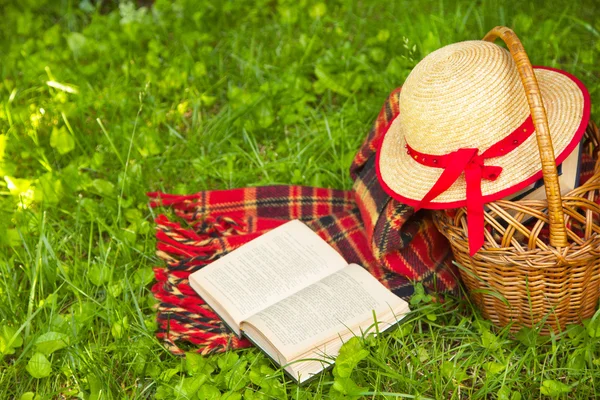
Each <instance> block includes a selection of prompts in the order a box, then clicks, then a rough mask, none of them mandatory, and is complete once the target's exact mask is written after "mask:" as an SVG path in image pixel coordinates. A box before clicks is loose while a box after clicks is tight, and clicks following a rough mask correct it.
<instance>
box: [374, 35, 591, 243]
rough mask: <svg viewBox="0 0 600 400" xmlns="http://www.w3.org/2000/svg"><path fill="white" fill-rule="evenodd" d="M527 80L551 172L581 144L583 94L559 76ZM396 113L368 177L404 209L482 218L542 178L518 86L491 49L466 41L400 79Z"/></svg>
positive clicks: (585, 112) (585, 113)
mask: <svg viewBox="0 0 600 400" xmlns="http://www.w3.org/2000/svg"><path fill="white" fill-rule="evenodd" d="M534 72H535V75H536V78H537V80H538V83H539V86H540V90H541V93H542V98H543V101H544V106H545V108H546V113H547V116H548V123H549V128H550V133H551V137H552V143H553V146H554V153H555V156H556V161H557V164H560V163H561V162H562V161H563V160H564V159H565V158H566V157H567V156H568V155H569V154H570V153H571V152H572V151H573V149H574V148H575V147H576V146H577V144H578V143H579V142H580V141H581V138H582V137H583V133H584V131H585V128H586V125H587V122H588V119H589V113H590V99H589V94H588V92H587V90H586V89H585V87H584V86H583V84H582V83H581V82H580V81H579V80H578V79H577V78H575V77H574V76H572V75H570V74H568V73H566V72H564V71H560V70H556V69H551V68H546V67H534ZM399 107H400V113H399V115H398V116H397V117H396V118H395V119H394V120H393V121H392V123H391V124H390V126H389V127H388V129H387V132H385V134H384V137H383V139H382V140H381V142H380V147H379V149H378V152H377V175H378V177H379V181H380V183H381V184H382V186H383V188H384V190H385V191H386V192H387V193H388V194H390V195H391V196H392V197H394V198H396V199H398V200H400V201H401V202H403V203H406V204H408V205H411V206H413V207H415V208H429V209H443V208H455V207H462V206H467V212H468V213H469V212H470V211H472V210H474V209H475V208H481V209H482V210H481V212H483V203H485V202H491V201H494V200H498V199H501V198H503V197H506V196H508V195H510V194H512V193H515V192H517V191H518V190H520V189H523V188H524V187H526V186H527V185H529V184H531V183H533V182H535V181H536V180H538V179H539V178H541V176H542V173H541V163H540V156H539V150H538V146H537V141H536V136H535V128H534V126H533V123H532V122H531V116H530V111H529V106H528V103H527V98H526V95H525V91H524V88H523V84H522V83H521V80H520V78H519V75H518V72H517V69H516V66H515V62H514V61H513V59H512V57H511V55H510V53H509V52H508V51H507V50H505V49H504V48H502V47H500V46H498V45H496V44H493V43H490V42H485V41H479V40H474V41H466V42H460V43H455V44H451V45H449V46H446V47H443V48H441V49H439V50H437V51H434V52H433V53H431V54H429V55H428V56H427V57H425V58H424V59H423V60H422V61H421V62H419V64H417V66H416V67H415V68H414V69H413V70H412V72H411V73H410V75H409V76H408V78H407V79H406V82H405V84H404V86H403V87H402V90H401V93H400V100H399ZM467 193H469V194H467ZM469 198H475V203H477V204H476V205H475V206H474V202H473V201H471V200H469ZM469 203H470V205H471V207H469ZM477 212H478V211H477ZM482 233H483V231H482Z"/></svg>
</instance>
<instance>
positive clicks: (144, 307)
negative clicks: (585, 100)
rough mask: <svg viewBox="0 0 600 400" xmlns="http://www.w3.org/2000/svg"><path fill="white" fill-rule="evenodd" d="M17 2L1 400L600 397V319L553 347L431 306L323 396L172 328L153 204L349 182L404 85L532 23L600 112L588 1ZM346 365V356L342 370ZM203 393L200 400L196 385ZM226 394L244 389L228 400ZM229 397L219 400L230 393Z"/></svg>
mask: <svg viewBox="0 0 600 400" xmlns="http://www.w3.org/2000/svg"><path fill="white" fill-rule="evenodd" d="M94 4H95V3H94V2H91V1H88V0H83V1H78V0H56V1H50V0H47V1H40V0H20V1H13V2H7V0H0V176H2V177H4V178H3V179H2V180H0V194H1V196H0V398H2V399H5V398H7V399H11V398H17V399H19V398H23V399H31V398H33V396H34V394H35V395H38V396H39V398H41V399H54V398H82V399H109V398H127V399H138V398H164V399H169V398H177V397H179V398H186V397H190V398H219V396H221V393H223V398H229V399H239V398H241V397H243V398H246V399H254V398H257V399H260V398H285V397H288V398H300V399H311V398H315V399H316V398H323V397H326V398H327V397H329V398H358V397H364V398H499V399H518V398H540V397H545V396H546V395H552V396H555V397H561V396H562V397H570V398H573V397H578V398H589V397H592V396H593V395H594V394H595V393H596V392H598V391H599V390H600V370H599V364H600V345H599V340H598V337H599V336H600V328H599V323H600V318H599V319H598V321H599V322H596V320H592V321H591V322H589V323H588V325H587V326H586V327H585V328H582V327H572V328H571V329H570V330H569V331H568V332H566V333H564V334H562V336H554V337H551V338H549V339H548V340H547V341H545V342H544V340H541V339H539V338H538V337H537V336H536V335H535V334H534V332H523V333H522V334H521V335H520V336H519V337H518V338H514V337H510V336H509V335H508V334H507V332H506V331H504V330H495V329H493V328H492V327H490V326H489V325H488V324H487V323H486V322H485V321H484V320H483V319H482V318H481V317H480V316H479V314H478V313H477V311H476V310H474V308H473V307H472V305H471V304H470V303H469V302H468V300H466V299H462V300H449V301H448V302H447V303H445V304H443V305H440V304H433V303H431V302H430V301H427V299H426V298H425V299H423V301H421V302H420V303H419V304H415V305H414V307H415V309H416V310H417V311H415V312H414V313H413V314H411V316H410V317H409V318H408V320H407V322H406V323H404V324H403V325H402V326H401V327H400V328H399V329H397V330H395V331H394V332H390V333H386V334H383V335H380V336H379V337H377V338H374V337H368V338H366V339H365V340H362V341H356V342H353V343H351V345H349V346H348V347H347V352H346V354H345V355H344V356H342V357H341V359H340V365H343V367H340V368H338V369H336V370H335V371H334V372H328V373H326V374H323V375H322V376H320V377H319V380H317V381H315V382H313V383H311V384H310V385H307V386H304V387H297V386H295V385H293V384H292V383H291V382H289V381H287V380H286V379H285V378H284V377H283V375H282V374H281V372H280V371H276V370H275V367H274V366H273V365H271V364H270V363H269V361H268V360H267V359H266V358H265V357H264V356H262V355H261V354H260V353H259V352H257V351H256V350H247V351H241V352H237V353H229V354H227V355H220V356H214V357H210V358H201V357H190V358H188V360H187V362H186V361H184V360H182V359H179V358H176V357H174V356H172V355H170V354H169V353H168V352H167V351H166V350H164V349H163V347H162V346H161V344H160V343H159V342H158V341H157V340H156V339H155V337H154V330H155V321H154V318H155V314H154V311H153V305H154V299H153V296H152V294H151V292H150V285H151V283H152V279H153V276H152V267H153V266H155V265H159V264H160V262H159V260H158V259H157V258H156V257H155V256H154V246H155V241H154V236H153V234H154V230H153V222H152V221H153V217H154V214H153V211H152V210H150V209H149V207H148V201H147V198H146V196H145V192H147V191H151V190H163V191H167V192H175V193H192V192H195V191H199V190H203V189H217V188H218V189H224V188H231V187H239V186H248V185H264V184H274V183H281V184H285V183H294V184H307V185H316V186H325V187H335V188H350V186H351V183H352V182H351V180H350V177H349V175H348V167H349V165H350V162H351V159H352V157H353V155H354V153H355V151H356V150H357V148H358V147H359V145H360V143H361V141H362V140H363V138H364V135H365V134H366V133H367V131H368V129H369V126H370V124H371V122H372V121H373V119H374V118H375V116H376V114H377V112H378V111H379V107H380V106H381V104H382V102H383V101H384V99H385V98H386V96H387V94H388V93H389V92H390V91H391V90H392V89H393V88H395V87H397V86H399V85H401V84H402V82H403V80H404V79H405V78H406V76H407V75H408V73H409V72H410V70H411V68H412V67H414V65H415V64H416V63H417V62H418V60H420V59H421V58H422V57H424V56H425V55H426V54H428V53H429V52H431V51H433V50H435V49H437V48H439V47H441V46H443V45H446V44H449V43H453V42H456V41H460V40H468V39H479V38H481V37H483V35H484V34H485V33H486V32H487V31H488V30H489V29H491V28H492V27H494V26H496V25H507V26H510V27H512V28H513V29H514V30H515V31H516V32H517V34H519V35H520V37H521V38H522V40H523V43H524V46H525V48H526V49H527V50H528V52H529V54H530V58H531V59H532V61H533V63H534V64H539V65H547V66H553V67H559V68H562V69H565V70H567V71H569V72H571V73H574V74H575V75H577V76H578V77H579V78H580V79H581V80H582V81H583V82H584V83H585V84H586V85H587V87H588V88H589V90H590V92H591V95H592V101H593V103H594V107H593V115H594V116H596V117H597V116H598V115H599V111H600V110H599V109H598V104H600V103H599V102H598V101H599V100H600V91H599V88H600V66H599V65H598V62H599V61H600V60H599V58H600V53H599V51H600V32H599V31H600V22H598V20H597V18H598V16H599V11H600V5H598V4H597V3H596V2H594V1H593V0H589V1H566V0H562V1H556V2H554V1H553V2H550V1H548V2H539V3H537V2H528V1H515V2H511V3H508V2H500V1H494V0H492V1H485V2H471V1H468V0H438V1H429V0H427V1H419V2H417V1H414V2H409V1H386V2H382V1H376V0H363V1H350V0H348V1H346V0H345V1H341V0H338V1H333V0H332V1H327V2H326V5H325V4H324V3H320V2H318V1H308V0H296V1H283V0H282V1H275V0H254V1H235V2H234V1H208V0H205V1H196V2H194V1H185V0H178V1H174V2H171V1H170V0H160V1H156V3H155V5H154V7H153V8H149V9H138V8H136V7H134V6H132V5H131V4H125V3H122V4H120V5H119V4H117V3H115V2H109V1H106V2H104V4H102V5H101V6H96V5H94ZM342 361H343V362H342ZM196 390H198V392H197V393H196V392H195V391H196ZM225 393H226V395H225ZM211 396H213V397H211Z"/></svg>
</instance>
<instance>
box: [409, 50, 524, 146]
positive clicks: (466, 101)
mask: <svg viewBox="0 0 600 400" xmlns="http://www.w3.org/2000/svg"><path fill="white" fill-rule="evenodd" d="M528 115H529V108H528V105H527V98H526V96H525V91H524V89H523V85H522V83H521V81H520V78H519V75H518V72H517V68H516V65H515V63H514V61H513V59H512V57H511V55H510V53H509V52H508V51H507V50H505V49H503V48H501V47H499V46H498V45H496V44H493V43H489V42H484V41H479V40H474V41H467V42H459V43H455V44H451V45H449V46H445V47H442V48H441V49H438V50H436V51H434V52H432V53H430V54H429V55H428V56H426V57H425V58H424V59H423V60H422V61H421V62H419V63H418V64H417V66H416V67H415V68H414V69H413V70H412V72H411V73H410V75H409V76H408V78H407V79H406V82H405V84H404V86H403V87H402V91H401V93H400V115H399V118H400V121H399V122H400V123H401V124H402V126H403V131H404V132H405V139H406V141H407V143H408V144H409V145H410V146H411V147H413V148H414V149H416V150H417V151H420V152H423V153H427V154H439V155H443V154H448V153H450V152H453V151H455V150H457V149H460V148H478V149H479V150H480V151H485V150H486V149H487V148H489V147H490V146H492V145H493V144H494V143H497V142H498V141H500V140H502V139H503V138H504V137H506V136H508V135H509V134H510V133H511V132H513V131H514V130H515V129H516V128H518V127H519V126H520V125H521V124H522V123H523V121H525V119H526V118H527V117H528Z"/></svg>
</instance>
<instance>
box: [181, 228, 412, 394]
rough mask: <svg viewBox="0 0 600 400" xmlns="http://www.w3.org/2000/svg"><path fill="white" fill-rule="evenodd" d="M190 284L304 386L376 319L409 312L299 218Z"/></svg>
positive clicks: (381, 325)
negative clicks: (348, 341) (303, 383)
mask: <svg viewBox="0 0 600 400" xmlns="http://www.w3.org/2000/svg"><path fill="white" fill-rule="evenodd" d="M190 284H191V286H192V288H194V290H195V291H196V292H198V294H199V295H200V296H201V297H202V298H203V299H204V300H205V301H206V303H207V304H208V305H209V306H211V307H212V308H213V309H214V310H215V312H216V313H217V314H219V316H220V317H221V318H222V319H223V320H224V321H225V323H226V324H227V325H228V326H229V327H230V328H231V329H232V330H233V331H234V332H235V333H236V334H238V335H239V336H242V335H244V336H245V337H247V338H248V339H249V340H250V341H251V342H253V343H254V344H255V345H256V346H257V347H259V348H260V349H262V350H263V351H264V352H265V353H266V354H267V355H268V356H269V357H271V359H273V360H274V361H275V362H276V363H278V364H279V365H281V366H282V367H283V368H284V370H285V371H286V372H288V373H289V375H290V376H291V377H292V378H293V379H295V380H297V381H298V382H300V383H302V382H304V381H306V380H307V379H309V378H311V377H312V376H313V375H315V374H317V373H319V372H320V371H322V370H323V369H325V368H327V367H328V366H329V365H330V364H332V363H333V361H334V359H335V357H336V356H337V354H338V352H339V349H340V347H341V346H342V344H343V343H344V341H346V340H347V339H349V338H350V337H352V336H354V335H360V334H361V333H362V332H364V331H367V330H368V329H369V328H371V327H372V326H373V324H374V323H375V322H376V323H377V330H379V331H383V330H385V329H387V328H389V327H391V326H393V325H395V324H396V323H397V322H398V320H400V319H401V318H402V317H404V315H405V314H406V313H407V312H408V311H409V309H408V304H407V303H406V302H405V301H404V300H402V299H401V298H399V297H397V296H396V295H394V294H393V293H392V292H390V291H389V290H388V289H387V288H385V287H384V286H383V285H382V284H381V283H380V282H379V281H378V280H377V279H375V278H374V277H373V276H372V275H371V274H370V273H369V272H368V271H366V270H365V269H363V268H362V267H360V266H358V265H356V264H350V265H348V263H347V262H346V261H345V260H344V259H343V258H342V256H340V255H339V254H338V253H337V252H336V251H335V250H334V249H333V248H332V247H331V246H330V245H329V244H328V243H327V242H325V241H324V240H323V239H321V237H319V236H318V235H317V234H316V233H315V232H313V231H312V230H311V229H310V228H309V227H308V226H306V225H305V224H303V223H302V222H300V221H297V220H295V221H291V222H288V223H286V224H284V225H282V226H280V227H278V228H276V229H273V230H272V231H269V232H267V233H265V234H264V235H262V236H260V237H259V238H257V239H254V240H252V241H251V242H249V243H247V244H245V245H244V246H242V247H240V248H239V249H236V250H235V251H233V252H231V253H229V254H227V255H226V256H224V257H222V258H220V259H218V260H216V261H214V262H213V263H212V264H210V265H208V266H206V267H204V268H203V269H201V270H199V271H197V272H195V273H193V274H192V275H190Z"/></svg>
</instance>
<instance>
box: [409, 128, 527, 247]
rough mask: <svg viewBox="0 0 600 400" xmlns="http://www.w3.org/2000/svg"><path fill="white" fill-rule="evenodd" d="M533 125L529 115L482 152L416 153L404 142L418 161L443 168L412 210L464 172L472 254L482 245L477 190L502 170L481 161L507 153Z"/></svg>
mask: <svg viewBox="0 0 600 400" xmlns="http://www.w3.org/2000/svg"><path fill="white" fill-rule="evenodd" d="M534 131H535V128H534V126H533V121H532V119H531V116H530V117H529V118H527V119H526V120H525V122H524V123H523V124H522V125H521V126H520V127H519V128H517V129H516V130H515V131H514V132H512V133H511V134H510V135H508V136H507V137H505V138H504V139H502V140H501V141H499V142H498V143H495V144H494V145H493V146H491V147H490V148H488V149H487V150H486V151H484V152H483V153H482V154H479V149H476V148H462V149H458V150H456V151H454V152H452V153H450V154H446V155H442V156H435V155H428V154H424V153H420V152H418V151H416V150H414V149H413V148H411V147H410V146H409V145H408V144H407V145H406V148H407V151H408V154H410V155H411V157H413V158H414V159H415V160H416V161H417V162H418V163H420V164H423V165H426V166H429V167H437V168H443V169H444V171H443V172H442V175H440V177H439V178H438V180H437V182H436V183H435V184H434V185H433V186H432V187H431V189H430V190H429V192H427V194H425V196H423V198H422V199H421V201H420V202H419V204H418V205H417V206H416V207H415V210H419V209H421V208H428V207H427V206H428V205H430V204H431V202H432V201H433V200H434V199H435V198H436V197H438V196H439V195H440V194H442V193H444V192H445V191H446V190H448V189H449V188H450V186H452V185H453V184H454V182H456V180H457V179H458V178H459V177H460V176H461V175H462V174H463V173H464V174H465V181H466V183H467V193H466V201H467V234H468V237H469V254H470V255H471V256H473V255H474V254H475V253H477V251H478V250H479V249H480V248H481V246H483V243H484V241H485V238H484V222H485V219H484V214H483V211H484V202H483V194H482V192H481V181H482V179H485V180H488V181H495V180H496V179H498V176H500V174H501V173H502V167H498V166H493V165H485V163H484V161H485V160H486V159H488V158H494V157H500V156H504V155H506V154H508V153H510V152H511V151H512V150H514V149H515V148H517V147H518V146H519V145H520V144H521V143H523V142H524V141H525V140H526V139H527V138H528V137H529V136H530V135H531V134H532V133H533V132H534Z"/></svg>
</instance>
